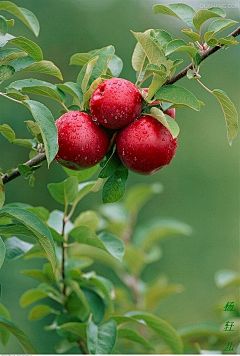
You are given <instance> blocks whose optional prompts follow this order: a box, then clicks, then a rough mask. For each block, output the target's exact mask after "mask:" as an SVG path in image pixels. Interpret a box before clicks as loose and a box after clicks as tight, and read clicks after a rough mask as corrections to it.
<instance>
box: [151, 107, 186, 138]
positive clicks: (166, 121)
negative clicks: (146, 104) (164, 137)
mask: <svg viewBox="0 0 240 356" xmlns="http://www.w3.org/2000/svg"><path fill="white" fill-rule="evenodd" d="M150 113H151V115H152V116H154V117H155V118H156V119H157V120H158V121H159V122H161V124H163V126H165V127H166V128H167V129H168V130H169V131H170V133H171V135H172V137H173V138H176V137H177V136H178V135H179V132H180V129H179V126H178V124H177V122H176V121H175V120H174V119H173V118H172V117H170V116H169V115H166V114H164V113H163V111H162V110H160V109H158V108H151V110H150Z"/></svg>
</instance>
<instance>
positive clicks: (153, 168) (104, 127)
mask: <svg viewBox="0 0 240 356" xmlns="http://www.w3.org/2000/svg"><path fill="white" fill-rule="evenodd" d="M145 91H147V89H145ZM155 104H156V103H153V104H151V105H155ZM89 108H90V113H91V115H89V114H88V113H86V112H81V111H69V112H67V113H66V114H64V115H63V116H61V117H60V118H59V119H58V120H56V126H57V129H58V143H59V151H58V153H57V155H56V158H55V159H56V161H57V162H59V163H60V164H61V165H63V166H65V167H67V168H70V169H74V170H80V169H86V168H90V167H92V166H95V165H96V164H97V163H99V162H100V161H101V160H102V159H103V157H104V156H105V155H106V153H107V152H108V150H109V147H110V146H112V145H113V139H114V140H115V139H116V149H117V153H118V155H119V158H120V159H121V161H122V163H123V164H124V165H125V166H126V167H127V168H128V169H130V170H132V171H134V172H136V173H139V174H153V173H155V172H157V171H158V170H159V169H160V168H162V167H163V166H165V165H168V164H169V163H170V161H171V160H172V158H173V157H174V155H175V151H176V148H177V138H173V137H172V135H171V133H170V131H169V130H168V129H167V128H166V127H165V126H163V125H162V124H161V123H160V122H159V121H158V120H157V119H156V118H154V117H153V116H151V115H149V114H144V113H142V110H143V98H142V95H141V93H140V90H139V89H138V88H137V87H136V86H135V85H134V84H133V83H131V82H129V81H128V80H125V79H121V78H111V79H106V80H104V81H103V82H102V83H101V84H99V86H98V87H97V89H96V90H95V91H94V93H93V94H92V96H91V99H90V102H89ZM165 113H166V114H168V115H169V116H171V117H172V118H173V119H174V118H175V109H168V110H167V111H165Z"/></svg>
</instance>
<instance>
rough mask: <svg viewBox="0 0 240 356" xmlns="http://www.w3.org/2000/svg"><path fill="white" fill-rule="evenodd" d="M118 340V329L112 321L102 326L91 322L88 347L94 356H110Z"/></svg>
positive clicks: (88, 332)
mask: <svg viewBox="0 0 240 356" xmlns="http://www.w3.org/2000/svg"><path fill="white" fill-rule="evenodd" d="M116 338H117V327H116V323H115V321H114V320H112V319H110V320H108V321H106V322H105V323H104V324H101V325H100V326H98V325H96V324H94V322H93V321H90V322H89V324H88V326H87V346H88V350H89V352H90V353H91V354H92V355H97V354H110V353H111V352H112V350H113V348H114V345H115V342H116Z"/></svg>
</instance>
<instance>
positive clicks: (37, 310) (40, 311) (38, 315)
mask: <svg viewBox="0 0 240 356" xmlns="http://www.w3.org/2000/svg"><path fill="white" fill-rule="evenodd" d="M51 312H52V308H51V307H49V306H48V305H45V304H40V305H36V306H35V307H33V308H32V309H31V310H30V313H29V315H28V319H29V320H37V319H42V318H44V317H45V316H46V315H48V314H50V313H51Z"/></svg>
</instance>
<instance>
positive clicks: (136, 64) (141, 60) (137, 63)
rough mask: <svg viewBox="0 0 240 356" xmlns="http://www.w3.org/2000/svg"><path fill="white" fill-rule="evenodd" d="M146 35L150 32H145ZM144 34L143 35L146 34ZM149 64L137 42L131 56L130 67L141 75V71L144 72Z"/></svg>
mask: <svg viewBox="0 0 240 356" xmlns="http://www.w3.org/2000/svg"><path fill="white" fill-rule="evenodd" d="M146 32H147V33H148V32H150V30H148V31H146ZM146 32H145V33H146ZM148 63H149V61H148V58H147V56H146V53H145V51H144V49H143V47H142V46H141V45H140V43H139V42H137V44H136V46H135V48H134V51H133V55H132V67H133V69H134V70H135V71H136V72H137V73H141V72H142V71H144V70H145V68H146V66H147V64H148Z"/></svg>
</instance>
